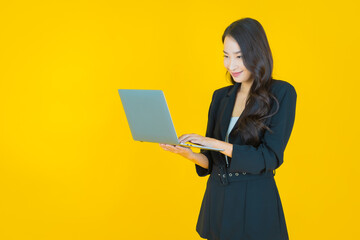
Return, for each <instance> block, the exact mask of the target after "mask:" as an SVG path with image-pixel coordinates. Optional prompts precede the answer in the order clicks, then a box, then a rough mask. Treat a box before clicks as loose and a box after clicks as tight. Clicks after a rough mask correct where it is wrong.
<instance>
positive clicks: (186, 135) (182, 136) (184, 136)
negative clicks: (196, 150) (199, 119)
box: [179, 134, 189, 142]
mask: <svg viewBox="0 0 360 240" xmlns="http://www.w3.org/2000/svg"><path fill="white" fill-rule="evenodd" d="M188 135H189V134H183V135H181V136H180V137H179V142H182V141H183V140H184V138H186V137H188Z"/></svg>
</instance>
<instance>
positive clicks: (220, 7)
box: [0, 0, 360, 240]
mask: <svg viewBox="0 0 360 240" xmlns="http://www.w3.org/2000/svg"><path fill="white" fill-rule="evenodd" d="M356 2H357V1H355V0H354V1H348V0H345V1H341V2H338V1H313V0H305V1H226V2H220V1H187V0H186V1H179V2H172V1H130V2H121V1H104V0H102V1H2V2H1V4H0V107H1V108H0V131H1V132H0V148H1V151H0V195H1V196H0V239H4V240H8V239H26V240H27V239H36V240H40V239H174V240H175V239H179V240H180V239H181V240H183V239H201V238H200V237H199V236H198V234H197V233H196V231H195V226H196V221H197V217H198V214H199V210H200V205H201V201H202V197H203V194H204V191H205V187H206V180H207V177H206V178H200V177H198V176H197V175H196V172H195V166H194V164H193V163H192V162H190V161H189V160H187V159H184V158H182V157H180V156H177V155H175V154H173V153H170V152H166V151H164V150H162V149H161V148H160V147H159V146H158V145H157V144H153V143H140V142H135V141H133V139H132V137H131V134H130V130H129V127H128V125H127V120H126V117H125V113H124V111H123V109H122V105H121V101H120V98H119V95H118V92H117V89H118V88H138V89H162V90H163V91H164V93H165V96H166V98H167V101H168V105H169V108H170V112H171V114H172V116H173V120H174V124H175V126H176V130H177V134H178V135H181V134H185V133H198V134H202V135H203V134H205V129H206V123H207V113H208V107H209V104H210V100H211V96H212V93H213V91H214V90H215V89H217V88H220V87H223V86H227V85H229V82H227V81H226V80H225V68H224V66H223V62H222V61H223V57H222V56H223V54H222V50H223V45H222V43H221V35H222V33H223V31H224V30H225V28H226V27H227V26H228V25H229V24H230V23H231V22H233V21H235V20H237V19H240V18H243V17H252V18H255V19H257V20H259V21H260V23H262V25H263V27H264V28H265V31H266V33H267V36H268V39H269V43H270V47H271V49H272V52H273V57H274V74H273V76H274V77H275V78H276V79H281V80H285V81H288V82H289V83H291V84H292V85H293V86H294V87H295V89H296V90H297V94H298V102H297V111H296V120H295V125H294V129H293V132H292V135H291V138H290V141H289V143H288V146H287V149H286V151H285V160H284V164H283V165H282V166H281V167H280V168H279V169H278V170H277V171H276V176H275V179H276V182H277V185H278V188H279V192H280V196H281V200H282V203H283V208H284V212H285V218H286V222H287V225H288V231H289V236H290V239H292V240H302V239H307V240H310V239H357V238H358V237H359V235H360V234H359V231H360V230H359V227H358V222H359V220H358V219H359V214H360V211H359V202H360V198H359V194H358V191H359V182H360V181H359V173H360V172H359V168H360V163H359V152H358V151H359V148H360V147H359V146H360V145H359V143H360V141H359V134H360V132H359V125H358V123H359V118H358V116H359V114H358V111H359V110H358V109H359V100H358V99H359V95H360V94H359V86H360V84H359V76H358V75H359V74H358V70H359V60H358V59H359V54H360V47H359V42H360V39H359V23H360V21H359V10H360V9H359V7H358V6H357V4H356ZM195 151H196V150H195Z"/></svg>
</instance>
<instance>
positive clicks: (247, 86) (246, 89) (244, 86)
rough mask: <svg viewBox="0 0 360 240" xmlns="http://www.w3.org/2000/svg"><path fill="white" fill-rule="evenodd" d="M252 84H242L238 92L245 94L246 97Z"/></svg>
mask: <svg viewBox="0 0 360 240" xmlns="http://www.w3.org/2000/svg"><path fill="white" fill-rule="evenodd" d="M253 82H254V80H251V81H246V82H242V83H241V86H240V89H239V92H240V93H242V94H246V95H247V94H249V92H250V88H251V86H252V84H253Z"/></svg>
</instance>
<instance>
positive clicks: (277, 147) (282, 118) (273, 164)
mask: <svg viewBox="0 0 360 240" xmlns="http://www.w3.org/2000/svg"><path fill="white" fill-rule="evenodd" d="M288 86H289V87H287V88H286V89H285V93H283V94H282V97H281V99H279V105H280V106H279V111H278V112H277V113H276V114H275V115H274V116H272V117H271V120H270V126H269V128H270V129H271V130H272V131H273V133H270V132H269V131H266V132H265V133H264V136H263V139H262V142H261V144H260V145H259V146H258V147H257V148H255V147H254V146H252V145H238V144H233V151H232V158H231V162H230V171H235V172H238V171H239V172H248V173H252V174H259V173H261V172H262V171H264V170H265V171H269V170H275V169H277V168H278V167H280V165H281V164H282V163H283V161H284V151H285V147H286V145H287V143H288V140H289V138H290V134H291V131H292V129H293V125H294V121H295V109H296V99H297V93H296V91H295V88H294V87H293V86H292V85H288ZM279 95H280V94H279Z"/></svg>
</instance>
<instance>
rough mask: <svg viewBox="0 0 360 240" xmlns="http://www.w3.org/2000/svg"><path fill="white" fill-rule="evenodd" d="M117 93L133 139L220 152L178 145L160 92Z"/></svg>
mask: <svg viewBox="0 0 360 240" xmlns="http://www.w3.org/2000/svg"><path fill="white" fill-rule="evenodd" d="M118 91H119V95H120V99H121V102H122V105H123V107H124V110H125V114H126V118H127V121H128V124H129V127H130V131H131V134H132V137H133V139H134V140H136V141H141V142H154V143H165V144H171V145H180V146H184V147H195V148H200V149H206V150H213V151H224V149H218V148H212V147H206V146H202V145H196V144H188V143H183V144H180V142H179V139H178V137H177V134H176V132H175V128H174V124H173V121H172V119H171V116H170V112H169V108H168V105H167V103H166V100H165V95H164V93H163V91H162V90H138V89H118Z"/></svg>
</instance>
